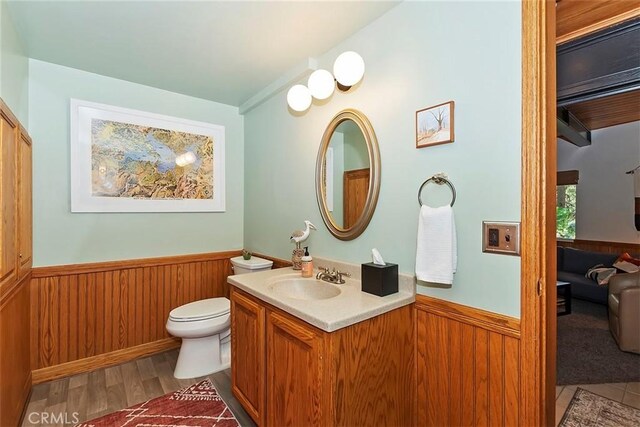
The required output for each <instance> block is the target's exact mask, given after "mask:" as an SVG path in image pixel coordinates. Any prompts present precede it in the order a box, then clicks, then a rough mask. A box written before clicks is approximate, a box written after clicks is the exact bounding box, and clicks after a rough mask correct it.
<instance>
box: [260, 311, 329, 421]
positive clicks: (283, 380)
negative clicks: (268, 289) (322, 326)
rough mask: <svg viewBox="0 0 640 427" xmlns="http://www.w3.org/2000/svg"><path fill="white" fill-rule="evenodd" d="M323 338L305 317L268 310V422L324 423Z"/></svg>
mask: <svg viewBox="0 0 640 427" xmlns="http://www.w3.org/2000/svg"><path fill="white" fill-rule="evenodd" d="M324 341H325V337H324V336H323V334H320V333H318V332H316V330H315V328H312V327H310V326H308V325H307V324H305V323H304V322H303V321H301V320H295V319H293V318H292V317H290V316H286V315H284V314H283V313H278V312H277V311H271V310H269V311H268V312H267V405H266V411H267V413H266V416H267V423H266V425H269V426H319V425H325V423H324V422H323V418H324V417H326V414H325V413H324V411H322V398H323V396H322V392H323V390H324V387H323V385H324V377H323V368H324V362H325V357H324V356H325V354H324V353H325V349H324Z"/></svg>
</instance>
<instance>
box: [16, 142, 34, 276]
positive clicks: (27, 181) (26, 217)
mask: <svg viewBox="0 0 640 427" xmlns="http://www.w3.org/2000/svg"><path fill="white" fill-rule="evenodd" d="M31 183H32V177H31V139H30V138H29V136H28V135H27V134H26V132H25V131H24V130H21V132H20V141H19V144H18V270H19V275H20V276H21V277H22V276H23V275H24V274H25V273H27V272H28V271H29V269H30V268H31V264H32V258H33V257H32V235H33V234H32V226H31V223H32V212H33V210H32V206H33V205H32V200H31V192H32V184H31Z"/></svg>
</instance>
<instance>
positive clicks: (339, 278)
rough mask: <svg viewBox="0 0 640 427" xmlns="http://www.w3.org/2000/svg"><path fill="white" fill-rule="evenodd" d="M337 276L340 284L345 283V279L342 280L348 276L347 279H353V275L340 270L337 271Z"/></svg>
mask: <svg viewBox="0 0 640 427" xmlns="http://www.w3.org/2000/svg"><path fill="white" fill-rule="evenodd" d="M336 276H337V279H338V283H341V284H342V283H344V279H343V278H342V277H343V276H347V277H351V273H343V272H341V271H339V270H336Z"/></svg>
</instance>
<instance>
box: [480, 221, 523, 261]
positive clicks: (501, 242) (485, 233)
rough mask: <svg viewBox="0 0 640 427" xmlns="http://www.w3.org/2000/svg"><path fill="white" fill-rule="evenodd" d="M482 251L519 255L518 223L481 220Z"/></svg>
mask: <svg viewBox="0 0 640 427" xmlns="http://www.w3.org/2000/svg"><path fill="white" fill-rule="evenodd" d="M482 252H488V253H494V254H502V255H516V256H518V255H520V223H519V222H506V221H482Z"/></svg>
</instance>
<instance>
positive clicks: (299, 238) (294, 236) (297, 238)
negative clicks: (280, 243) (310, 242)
mask: <svg viewBox="0 0 640 427" xmlns="http://www.w3.org/2000/svg"><path fill="white" fill-rule="evenodd" d="M304 225H305V229H304V230H296V231H294V232H293V233H291V237H290V238H289V239H290V240H291V241H293V242H296V249H300V243H302V242H304V241H305V240H307V238H309V233H311V230H312V229H313V230H317V228H316V226H315V225H313V224H311V221H309V220H307V221H305V222H304Z"/></svg>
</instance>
